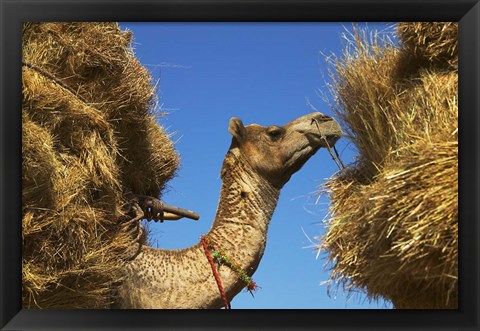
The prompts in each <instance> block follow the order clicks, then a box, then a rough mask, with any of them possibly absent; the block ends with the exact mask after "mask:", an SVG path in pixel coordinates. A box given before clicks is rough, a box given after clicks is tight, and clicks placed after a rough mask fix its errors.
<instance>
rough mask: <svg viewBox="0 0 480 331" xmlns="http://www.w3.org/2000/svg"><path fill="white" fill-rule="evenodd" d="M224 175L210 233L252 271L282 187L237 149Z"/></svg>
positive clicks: (264, 241) (228, 158)
mask: <svg viewBox="0 0 480 331" xmlns="http://www.w3.org/2000/svg"><path fill="white" fill-rule="evenodd" d="M221 177H222V189H221V192H220V199H219V203H218V209H217V213H216V216H215V220H214V223H213V226H212V228H211V230H210V232H209V233H208V235H207V236H208V237H209V239H210V240H211V241H212V242H215V243H217V244H218V246H219V249H220V250H222V252H225V253H226V254H228V255H229V256H231V257H232V258H233V259H235V260H236V261H238V263H239V264H240V265H241V266H242V267H244V270H245V271H246V272H247V273H250V274H252V273H253V272H254V271H255V269H256V268H257V266H258V263H259V262H260V259H261V257H262V256H263V252H264V249H265V245H266V239H267V231H268V225H269V223H270V220H271V218H272V215H273V212H274V211H275V207H276V205H277V202H278V197H279V194H280V190H278V189H276V188H274V187H273V186H272V185H271V184H270V183H268V182H267V181H266V180H265V179H263V178H262V177H261V176H259V175H258V174H257V173H256V172H255V171H254V170H253V169H252V167H251V166H250V164H249V163H248V162H247V161H246V160H244V159H243V158H242V157H241V156H238V155H237V154H236V153H235V151H229V152H228V154H227V155H226V157H225V160H224V163H223V167H222V173H221Z"/></svg>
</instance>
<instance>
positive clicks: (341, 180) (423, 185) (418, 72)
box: [319, 23, 458, 308]
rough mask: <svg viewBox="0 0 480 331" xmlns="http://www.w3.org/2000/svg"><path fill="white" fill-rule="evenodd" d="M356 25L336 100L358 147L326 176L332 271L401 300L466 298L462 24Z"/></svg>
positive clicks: (452, 303) (347, 284)
mask: <svg viewBox="0 0 480 331" xmlns="http://www.w3.org/2000/svg"><path fill="white" fill-rule="evenodd" d="M397 33H398V36H399V39H400V40H401V41H403V43H401V45H400V46H399V47H398V46H395V43H393V42H391V41H389V40H385V39H383V40H381V39H380V38H379V37H378V35H376V36H374V37H373V38H371V39H370V40H368V38H367V37H366V36H365V33H363V34H362V32H360V31H358V30H356V32H355V34H354V41H353V42H352V43H351V45H350V46H351V47H349V48H347V50H346V51H345V53H344V54H343V56H342V57H341V58H337V59H335V60H334V61H332V65H333V70H332V72H333V74H332V78H333V84H332V86H331V90H332V93H333V95H334V97H335V102H334V103H333V107H334V109H335V111H336V112H337V114H338V116H339V117H340V118H341V120H342V122H343V128H344V129H345V131H347V133H348V135H349V137H350V139H351V141H352V142H353V144H354V145H355V146H356V148H357V149H358V152H359V156H358V159H357V161H356V162H355V164H353V165H350V166H349V167H348V168H347V169H346V171H345V172H343V173H339V174H338V175H336V176H335V177H333V178H331V179H330V180H329V181H328V182H327V183H326V187H325V189H326V191H328V193H329V195H330V197H331V210H330V213H331V219H330V223H329V227H328V230H327V233H326V235H325V236H324V237H323V238H322V243H321V244H320V245H319V247H320V248H322V249H324V250H326V251H327V252H328V254H329V261H330V263H331V267H332V275H331V280H332V281H337V282H338V283H339V284H341V285H343V286H344V288H346V289H347V290H353V289H361V290H364V291H365V292H366V293H367V295H368V296H369V297H370V298H374V299H376V298H379V297H384V298H386V299H389V300H391V301H392V302H393V304H394V306H395V307H396V308H456V307H457V306H458V288H457V287H458V247H457V245H458V175H457V171H458V137H457V135H458V104H457V101H458V92H457V88H458V72H457V69H456V64H457V63H458V60H457V53H456V50H457V39H456V36H457V24H454V23H401V24H399V26H398V30H397ZM407 68H408V70H405V69H407Z"/></svg>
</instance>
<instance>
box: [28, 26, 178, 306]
mask: <svg viewBox="0 0 480 331" xmlns="http://www.w3.org/2000/svg"><path fill="white" fill-rule="evenodd" d="M130 42H131V34H130V33H128V32H123V31H121V30H120V29H119V27H118V25H117V24H115V23H26V24H24V26H23V54H22V61H23V64H24V66H23V70H22V90H23V102H22V122H23V123H22V139H23V141H22V187H23V189H22V213H23V219H22V237H23V261H22V262H23V288H22V290H23V306H24V307H25V308H107V307H109V305H110V303H111V300H112V298H111V293H112V291H114V290H115V286H116V285H117V284H118V283H119V282H120V281H121V277H122V268H123V265H124V263H125V261H126V260H127V259H128V258H130V257H131V256H130V251H131V250H129V248H130V247H131V246H132V241H133V238H134V236H133V233H132V232H131V229H130V228H129V227H127V226H126V225H125V224H124V223H122V222H120V220H121V219H122V220H123V219H126V218H128V215H126V214H125V212H126V210H125V208H124V206H125V203H126V201H125V200H124V198H123V194H124V193H126V192H128V191H132V192H134V193H139V194H149V195H153V196H159V195H160V194H161V191H162V190H163V188H164V187H165V184H166V182H167V181H168V180H169V179H170V178H172V176H174V174H175V171H176V168H177V167H178V161H179V160H178V155H177V154H176V152H175V150H174V147H173V143H172V141H171V140H170V138H169V135H167V134H166V133H165V132H164V130H163V128H162V127H161V126H159V124H158V119H159V116H160V114H158V113H157V112H156V111H157V109H156V103H155V89H154V87H153V84H152V80H151V76H150V75H149V73H148V71H147V70H146V69H145V68H144V67H142V66H141V65H140V63H139V62H138V60H137V59H136V58H135V55H134V53H133V51H132V50H131V49H130V48H129V47H130ZM139 173H140V174H139Z"/></svg>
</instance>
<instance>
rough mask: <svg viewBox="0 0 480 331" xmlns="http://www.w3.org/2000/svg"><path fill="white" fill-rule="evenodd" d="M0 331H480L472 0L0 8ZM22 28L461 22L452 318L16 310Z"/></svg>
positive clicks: (174, 0) (415, 313)
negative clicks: (33, 24)
mask: <svg viewBox="0 0 480 331" xmlns="http://www.w3.org/2000/svg"><path fill="white" fill-rule="evenodd" d="M0 11H1V17H0V24H1V46H0V52H1V53H0V54H1V59H0V60H1V62H0V66H1V67H0V86H1V90H0V100H1V111H0V126H1V128H0V153H1V158H0V184H1V190H0V201H1V204H0V215H1V216H0V218H1V222H0V236H1V240H0V259H1V260H0V261H1V272H0V327H1V328H2V330H36V329H43V330H70V329H71V330H74V329H75V330H93V329H95V330H113V329H124V330H135V329H138V330H150V329H151V330H154V329H155V330H157V329H178V330H184V329H209V330H212V329H222V330H223V329H225V330H227V329H232V330H243V329H260V330H262V329H265V330H267V329H268V330H270V329H272V330H276V329H282V330H289V329H291V330H296V329H315V330H323V329H325V330H331V329H335V330H337V329H338V330H347V329H351V330H358V329H367V330H374V329H381V330H384V329H409V330H413V329H435V330H478V329H479V317H478V316H477V315H478V311H480V309H479V308H480V307H479V278H480V277H479V261H480V256H479V239H480V236H479V207H478V202H479V201H480V199H479V186H480V185H479V172H478V169H479V166H480V162H479V161H480V160H479V155H480V153H479V152H480V148H479V147H480V146H479V140H480V139H479V138H480V137H479V132H480V130H479V129H478V128H479V127H480V121H479V118H480V109H479V92H480V85H479V77H480V74H479V64H480V57H479V51H480V44H479V42H480V4H479V3H478V1H470V0H468V1H467V0H461V1H458V0H457V1H451V0H443V1H440V0H438V1H437V0H430V1H429V0H419V1H398V0H396V1H386V0H384V1H373V0H369V1H363V0H359V1H355V0H337V1H332V0H330V1H321V0H298V1H294V0H270V1H267V0H261V1H252V0H243V1H238V0H163V1H162V0H150V1H148V0H147V1H146V0H143V1H118V0H116V1H108V0H100V1H98V0H94V1H91V0H77V1H59V0H49V1H47V0H37V1H18V0H0ZM26 21H168V22H175V21H189V22H196V21H212V22H223V21H225V22H230V21H236V22H252V21H262V22H273V21H277V22H278V21H282V22H297V21H298V22H320V21H345V22H346V21H348V22H350V21H387V22H389V21H392V22H393V21H458V22H459V79H460V83H459V106H460V111H459V122H460V130H459V143H460V156H459V182H460V185H459V215H460V220H459V225H460V226H459V231H460V232H459V239H460V240H459V250H460V254H459V274H460V281H459V291H460V293H459V300H460V302H459V309H458V310H231V311H229V312H226V311H223V310H218V311H213V310H207V311H203V310H202V311H197V310H129V311H120V310H111V311H107V310H33V309H32V310H22V305H21V281H22V276H21V252H22V244H21V222H20V220H21V113H20V109H21V31H22V29H21V25H22V22H26Z"/></svg>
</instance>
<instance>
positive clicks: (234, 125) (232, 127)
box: [228, 117, 246, 141]
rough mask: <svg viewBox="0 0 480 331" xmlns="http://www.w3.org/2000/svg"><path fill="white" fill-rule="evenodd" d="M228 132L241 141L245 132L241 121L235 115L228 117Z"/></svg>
mask: <svg viewBox="0 0 480 331" xmlns="http://www.w3.org/2000/svg"><path fill="white" fill-rule="evenodd" d="M228 132H230V133H231V134H232V136H234V137H235V138H236V139H237V140H238V141H242V140H243V138H244V137H245V134H246V132H245V127H244V126H243V123H242V121H241V120H240V119H239V118H236V117H232V118H231V119H230V123H229V124H228Z"/></svg>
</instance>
